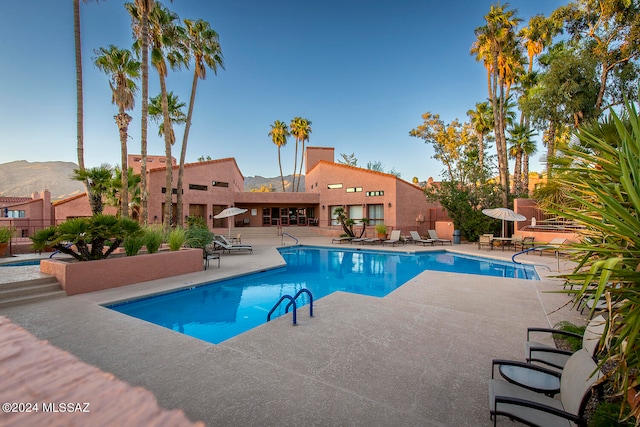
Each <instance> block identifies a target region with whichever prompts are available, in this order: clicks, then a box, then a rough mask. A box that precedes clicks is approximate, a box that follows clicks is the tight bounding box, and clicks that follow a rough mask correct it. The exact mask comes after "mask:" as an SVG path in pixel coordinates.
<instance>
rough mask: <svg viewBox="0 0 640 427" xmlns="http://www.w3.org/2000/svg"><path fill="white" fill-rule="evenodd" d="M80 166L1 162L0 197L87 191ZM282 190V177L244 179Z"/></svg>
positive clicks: (57, 196)
mask: <svg viewBox="0 0 640 427" xmlns="http://www.w3.org/2000/svg"><path fill="white" fill-rule="evenodd" d="M77 168H78V165H76V164H75V163H72V162H27V161H26V160H18V161H15V162H9V163H0V196H2V197H29V196H31V195H32V194H33V193H35V192H39V191H42V190H45V189H47V190H49V191H50V192H51V200H53V201H55V200H61V199H65V198H67V197H71V196H75V195H77V194H80V193H83V192H84V185H83V184H82V183H81V182H79V181H74V180H73V179H71V175H73V170H74V169H77ZM292 177H293V176H292V175H287V176H285V177H284V180H285V191H291V181H292ZM263 186H264V187H265V188H269V187H270V186H271V187H272V188H273V189H274V190H275V191H282V181H281V179H280V177H279V176H277V177H275V178H265V177H262V176H248V177H245V180H244V190H245V191H251V190H259V189H260V188H261V187H263ZM300 191H304V176H302V181H301V182H300Z"/></svg>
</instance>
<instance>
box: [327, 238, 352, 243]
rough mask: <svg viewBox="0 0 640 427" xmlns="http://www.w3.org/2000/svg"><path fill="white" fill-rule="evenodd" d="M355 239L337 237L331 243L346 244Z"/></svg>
mask: <svg viewBox="0 0 640 427" xmlns="http://www.w3.org/2000/svg"><path fill="white" fill-rule="evenodd" d="M352 239H353V237H335V238H333V239H331V243H336V242H338V243H340V244H342V243H345V242H350V241H351V240H352Z"/></svg>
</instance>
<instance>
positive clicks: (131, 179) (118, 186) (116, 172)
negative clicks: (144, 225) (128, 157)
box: [105, 166, 140, 216]
mask: <svg viewBox="0 0 640 427" xmlns="http://www.w3.org/2000/svg"><path fill="white" fill-rule="evenodd" d="M127 177H128V185H127V191H128V193H129V206H131V211H132V216H136V215H137V214H139V208H140V175H137V174H134V173H133V169H132V168H131V167H129V170H128V171H127ZM105 198H106V202H107V204H108V205H110V206H115V207H116V208H118V212H121V211H122V209H121V206H122V169H121V168H120V167H119V166H116V167H115V168H114V169H113V179H112V180H111V182H110V183H109V187H108V189H107V193H106V194H105ZM136 212H137V213H136ZM134 214H135V215H134ZM118 216H120V214H118Z"/></svg>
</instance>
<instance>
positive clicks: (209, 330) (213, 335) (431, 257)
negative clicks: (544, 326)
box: [107, 246, 539, 344]
mask: <svg viewBox="0 0 640 427" xmlns="http://www.w3.org/2000/svg"><path fill="white" fill-rule="evenodd" d="M280 253H281V255H282V257H283V258H284V260H285V261H286V263H287V266H286V267H282V268H278V269H275V270H270V271H267V272H261V273H255V274H248V275H245V276H241V277H238V278H234V279H228V280H223V281H219V282H213V283H209V284H204V285H201V286H197V287H193V288H190V289H184V290H180V291H176V292H170V293H167V294H163V295H158V296H150V297H147V298H142V299H137V300H134V301H128V302H124V303H118V304H112V305H109V306H107V307H108V308H111V309H113V310H115V311H118V312H120V313H124V314H127V315H130V316H133V317H137V318H139V319H142V320H146V321H148V322H151V323H154V324H156V325H160V326H163V327H166V328H169V329H172V330H175V331H179V332H181V333H184V334H187V335H189V336H192V337H195V338H199V339H201V340H203V341H207V342H210V343H213V344H219V343H221V342H222V341H225V340H227V339H229V338H232V337H234V336H236V335H239V334H241V333H243V332H246V331H248V330H250V329H253V328H255V327H256V326H259V325H261V324H263V323H265V322H266V319H267V313H268V312H269V310H271V308H272V307H273V305H274V304H275V303H276V302H277V301H278V299H279V298H280V297H281V296H282V295H285V294H289V295H295V293H296V292H297V291H299V290H300V289H302V288H307V289H309V290H310V291H311V292H312V293H313V297H314V299H315V300H317V299H320V298H322V297H324V296H327V295H329V294H331V293H333V292H335V291H344V292H352V293H357V294H362V295H370V296H376V297H383V296H385V295H387V294H388V293H390V292H391V291H393V290H394V289H397V288H398V287H399V286H401V285H402V284H404V283H406V282H407V281H409V280H410V279H412V278H413V277H415V276H417V275H418V274H420V273H422V272H423V271H425V270H438V271H450V272H455V273H463V274H482V275H490V276H500V277H513V278H524V279H529V280H539V278H538V275H537V274H536V272H535V269H534V267H533V266H530V265H519V264H513V263H507V262H504V261H498V260H492V259H489V258H480V257H472V256H466V255H459V254H454V253H450V252H446V251H437V252H424V253H417V254H416V253H400V252H380V251H368V250H357V249H346V248H345V249H342V248H340V249H336V248H322V247H311V246H296V247H289V248H285V249H280ZM296 302H297V303H298V307H300V306H302V305H305V304H307V303H308V297H307V296H306V295H305V294H303V295H301V296H300V297H299V298H298V299H297V301H296ZM285 306H286V304H281V306H280V309H279V310H278V311H276V312H275V313H274V315H273V316H272V318H274V317H276V316H279V315H282V314H284V307H285Z"/></svg>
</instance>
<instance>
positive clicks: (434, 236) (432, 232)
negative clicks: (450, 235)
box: [429, 230, 452, 245]
mask: <svg viewBox="0 0 640 427" xmlns="http://www.w3.org/2000/svg"><path fill="white" fill-rule="evenodd" d="M429 238H431V240H433V241H434V243H440V244H441V245H444V244H445V243H449V244H450V245H451V244H452V243H451V240H447V239H441V238H439V237H438V233H436V230H429Z"/></svg>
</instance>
